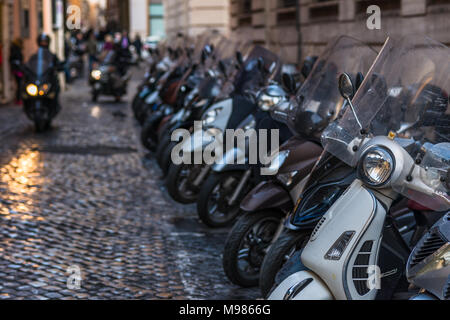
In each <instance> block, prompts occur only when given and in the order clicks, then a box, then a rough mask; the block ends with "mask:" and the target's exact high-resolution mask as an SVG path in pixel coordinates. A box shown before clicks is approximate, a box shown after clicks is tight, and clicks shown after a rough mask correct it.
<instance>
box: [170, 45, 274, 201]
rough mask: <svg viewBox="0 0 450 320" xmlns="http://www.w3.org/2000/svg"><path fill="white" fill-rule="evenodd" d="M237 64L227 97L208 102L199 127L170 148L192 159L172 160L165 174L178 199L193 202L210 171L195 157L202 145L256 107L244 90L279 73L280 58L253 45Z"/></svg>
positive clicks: (177, 139)
mask: <svg viewBox="0 0 450 320" xmlns="http://www.w3.org/2000/svg"><path fill="white" fill-rule="evenodd" d="M239 64H240V65H241V66H242V67H240V70H239V74H238V75H237V77H236V79H235V81H234V85H233V87H234V88H235V90H234V91H233V92H232V94H231V95H230V97H229V98H228V99H224V100H221V101H218V102H216V103H214V104H213V105H212V106H210V107H209V108H208V109H207V110H206V111H205V112H204V113H203V114H202V118H201V119H200V121H198V123H200V124H201V129H200V128H197V127H193V128H192V129H191V131H192V132H191V133H192V134H190V135H189V137H185V139H182V140H181V141H180V142H179V143H178V144H177V146H175V147H174V148H173V150H172V155H175V156H177V155H181V154H182V155H183V156H182V158H183V159H186V158H189V159H190V160H191V161H184V160H183V161H182V162H180V163H174V162H172V163H171V165H170V168H169V171H168V174H167V177H166V183H165V184H166V187H167V190H168V193H169V195H170V196H171V197H172V198H173V199H174V200H175V201H177V202H179V203H183V204H189V203H194V202H196V200H197V196H198V192H199V190H200V187H201V186H202V185H203V183H204V181H205V180H206V178H207V177H208V175H209V173H210V171H211V167H212V165H210V164H206V163H204V162H203V161H195V159H197V158H198V156H200V158H203V156H202V155H203V152H204V150H205V148H206V147H207V146H208V145H210V144H211V143H212V141H213V140H214V137H215V136H219V135H224V134H225V132H226V130H227V129H236V128H237V127H238V126H239V125H240V124H241V123H242V122H243V121H244V120H245V119H246V118H247V117H248V116H249V115H250V114H251V113H253V112H254V111H255V110H256V108H257V105H256V104H255V102H254V100H253V98H251V97H250V96H249V95H247V94H246V92H248V91H256V90H258V89H259V88H261V87H264V86H265V85H267V83H268V82H269V81H270V80H271V79H272V78H273V77H276V76H278V75H279V71H280V69H281V61H280V60H279V58H278V57H277V56H276V55H275V54H273V53H272V52H270V51H268V50H266V49H265V48H263V47H260V46H255V47H254V48H253V49H252V51H251V52H250V53H249V54H248V56H247V58H246V60H245V61H240V62H239ZM250 123H251V121H250ZM179 139H180V137H179V136H178V135H176V136H172V141H179ZM171 158H173V157H171Z"/></svg>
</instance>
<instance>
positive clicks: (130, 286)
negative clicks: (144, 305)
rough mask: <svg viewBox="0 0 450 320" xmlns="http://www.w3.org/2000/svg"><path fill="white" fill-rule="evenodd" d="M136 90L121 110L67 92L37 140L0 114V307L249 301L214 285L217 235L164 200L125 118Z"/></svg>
mask: <svg viewBox="0 0 450 320" xmlns="http://www.w3.org/2000/svg"><path fill="white" fill-rule="evenodd" d="M138 79H139V77H137V76H136V80H138ZM136 80H134V81H133V82H132V84H131V85H130V88H129V95H128V98H124V99H123V102H122V103H115V102H113V99H112V98H107V97H101V98H100V101H99V102H98V103H95V104H94V103H92V102H90V101H91V97H90V91H89V87H88V86H87V84H86V81H83V80H80V81H78V82H76V83H74V84H73V85H71V88H70V90H68V91H67V92H65V93H63V94H62V97H61V104H62V106H63V109H62V112H61V114H60V115H59V116H58V117H57V118H56V120H55V121H54V123H53V128H52V130H51V131H50V132H48V133H45V134H36V133H35V132H34V128H33V126H32V123H31V122H29V121H28V120H27V119H25V116H24V114H23V112H22V109H21V108H20V107H0V141H1V143H0V299H254V298H258V293H259V291H258V290H257V289H241V288H238V287H236V286H233V285H232V284H230V282H229V281H228V280H227V278H226V277H225V274H224V272H223V270H222V258H221V255H222V249H223V244H224V242H225V238H226V235H227V232H228V230H208V229H207V228H206V227H204V226H202V225H201V224H200V223H199V222H198V221H197V219H196V213H195V207H193V206H188V207H185V206H181V205H178V204H176V203H175V202H173V201H172V200H171V199H169V197H168V195H167V194H166V191H165V190H164V188H163V183H162V181H161V180H160V175H161V173H160V171H159V169H158V168H157V165H156V164H155V162H154V160H152V158H151V156H150V155H147V154H146V152H145V151H144V150H143V148H142V147H141V145H140V142H139V139H138V137H139V128H138V126H137V125H136V124H135V122H134V119H133V117H132V115H131V110H130V107H129V100H130V97H132V95H133V94H134V88H135V86H136V84H137V81H136ZM70 268H75V269H72V270H76V269H77V268H79V270H80V271H81V278H82V281H81V283H80V288H79V289H76V288H75V289H69V288H71V286H68V280H70V279H71V275H72V274H71V272H70V271H71V269H70ZM69 283H71V282H70V281H69Z"/></svg>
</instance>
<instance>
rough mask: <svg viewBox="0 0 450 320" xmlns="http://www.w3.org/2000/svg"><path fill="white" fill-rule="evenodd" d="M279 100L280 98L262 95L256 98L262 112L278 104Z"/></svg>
mask: <svg viewBox="0 0 450 320" xmlns="http://www.w3.org/2000/svg"><path fill="white" fill-rule="evenodd" d="M281 100H282V98H281V97H273V96H270V95H268V94H265V93H263V94H261V95H260V96H259V98H258V106H259V108H260V109H261V110H263V111H269V110H270V109H271V108H272V107H273V106H275V105H277V104H279V103H280V102H281Z"/></svg>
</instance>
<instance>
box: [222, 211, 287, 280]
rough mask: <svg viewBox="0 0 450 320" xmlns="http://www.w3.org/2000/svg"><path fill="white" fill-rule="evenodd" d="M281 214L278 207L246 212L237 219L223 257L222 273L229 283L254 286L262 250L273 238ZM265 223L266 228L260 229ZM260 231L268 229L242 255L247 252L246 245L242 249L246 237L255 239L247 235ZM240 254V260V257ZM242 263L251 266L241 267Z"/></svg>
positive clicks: (262, 255)
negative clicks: (258, 240) (244, 268)
mask: <svg viewBox="0 0 450 320" xmlns="http://www.w3.org/2000/svg"><path fill="white" fill-rule="evenodd" d="M283 218H284V214H283V213H282V212H281V211H258V212H249V213H245V214H244V215H242V216H241V217H240V218H239V219H238V220H237V221H236V223H235V224H234V226H233V228H232V229H231V231H230V233H229V234H228V238H227V240H226V243H225V249H224V252H223V261H222V263H223V269H224V271H225V274H226V276H227V277H228V279H230V281H231V282H232V283H234V284H236V285H238V286H241V287H256V286H257V285H258V283H259V276H260V268H261V264H262V261H263V259H264V255H265V250H267V247H268V246H269V245H270V243H271V242H272V239H273V236H274V234H275V232H276V230H277V229H278V227H279V225H280V223H282V221H283ZM264 226H266V227H267V228H268V229H266V230H264V229H262V228H263V227H264ZM259 231H263V232H265V231H267V234H263V236H262V238H263V239H264V240H263V241H261V242H259V243H257V244H256V243H255V244H254V245H253V247H249V249H248V253H247V259H245V256H242V255H243V254H245V252H246V249H244V246H245V245H246V244H247V243H246V241H252V240H253V239H255V238H253V236H252V237H250V235H251V234H252V233H255V232H256V234H257V233H258V232H259ZM241 256H242V260H240V257H241ZM246 260H247V261H246ZM245 264H247V265H248V267H249V268H251V269H248V271H246V270H242V267H243V266H244V265H245ZM252 269H253V270H252ZM252 271H253V272H252Z"/></svg>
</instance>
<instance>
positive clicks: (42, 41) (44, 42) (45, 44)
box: [30, 33, 63, 115]
mask: <svg viewBox="0 0 450 320" xmlns="http://www.w3.org/2000/svg"><path fill="white" fill-rule="evenodd" d="M50 42H51V38H50V36H49V35H48V34H46V33H41V34H40V35H39V36H38V38H37V44H38V46H39V49H38V52H37V53H36V54H35V56H37V59H38V61H39V60H40V58H41V59H44V58H43V57H48V58H47V59H49V60H50V61H51V65H53V66H60V65H62V64H63V63H62V62H61V61H60V60H59V58H58V56H57V55H56V54H54V53H52V52H51V51H50V49H49V47H50ZM32 58H33V57H32ZM32 58H31V59H32ZM31 59H30V60H31ZM56 71H57V69H55V72H54V74H53V75H51V76H52V77H55V88H54V90H55V101H56V104H55V106H56V109H55V110H52V111H53V112H52V113H53V115H56V114H57V113H59V111H60V110H61V105H60V104H59V93H60V91H61V87H60V83H59V79H58V75H57V73H56Z"/></svg>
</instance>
